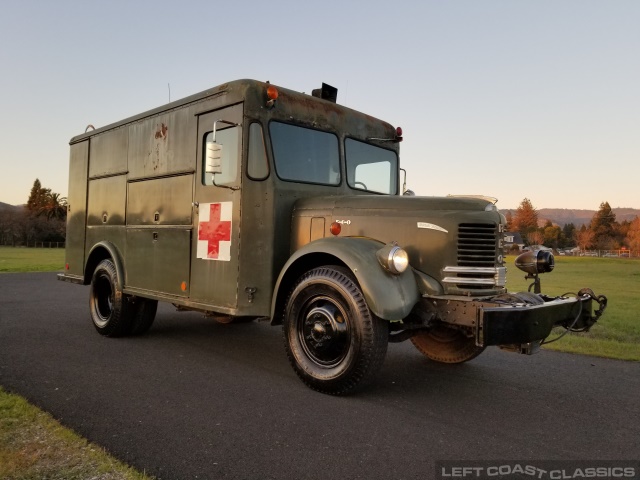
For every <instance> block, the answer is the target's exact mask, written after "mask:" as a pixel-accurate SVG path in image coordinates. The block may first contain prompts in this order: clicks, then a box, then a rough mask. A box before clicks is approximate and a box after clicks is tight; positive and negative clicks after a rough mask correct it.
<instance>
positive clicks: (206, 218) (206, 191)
mask: <svg viewBox="0 0 640 480" xmlns="http://www.w3.org/2000/svg"><path fill="white" fill-rule="evenodd" d="M214 124H215V142H216V144H217V145H218V146H221V149H222V161H221V166H222V172H221V173H215V174H212V173H207V172H206V163H207V162H206V157H207V143H208V142H211V141H212V140H213V131H214ZM196 141H197V149H196V151H197V156H198V158H197V162H196V163H197V168H196V178H195V186H194V202H193V204H194V216H193V219H194V220H193V221H194V225H193V232H194V233H193V236H192V245H191V246H192V248H191V285H190V298H191V300H192V301H193V302H194V303H201V304H206V305H208V306H211V307H213V308H212V310H217V311H221V312H224V313H230V314H233V313H234V312H233V311H234V309H235V308H236V307H237V304H238V271H239V268H238V261H239V253H240V195H241V192H242V189H241V187H242V174H241V173H242V172H241V165H242V104H241V103H240V104H236V105H233V106H229V107H225V108H222V109H219V110H216V111H213V112H208V113H205V114H202V115H200V116H199V117H198V138H197V140H196Z"/></svg>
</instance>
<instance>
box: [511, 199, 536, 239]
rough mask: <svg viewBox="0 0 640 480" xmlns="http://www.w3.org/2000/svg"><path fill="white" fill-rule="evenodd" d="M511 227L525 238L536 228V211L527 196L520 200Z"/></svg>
mask: <svg viewBox="0 0 640 480" xmlns="http://www.w3.org/2000/svg"><path fill="white" fill-rule="evenodd" d="M513 228H514V230H516V231H517V232H520V235H522V238H527V237H528V235H529V234H530V233H533V232H535V231H537V230H538V211H537V210H536V209H535V207H534V206H533V204H532V203H531V200H529V199H528V198H525V199H524V200H522V202H520V206H519V207H518V209H517V210H516V214H515V215H514V217H513Z"/></svg>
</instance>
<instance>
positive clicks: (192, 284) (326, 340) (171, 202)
mask: <svg viewBox="0 0 640 480" xmlns="http://www.w3.org/2000/svg"><path fill="white" fill-rule="evenodd" d="M336 96H337V90H336V89H334V88H333V87H330V86H329V85H325V84H323V87H322V88H321V89H318V90H314V91H313V92H312V94H311V95H309V94H305V93H299V92H296V91H292V90H288V89H285V88H281V87H276V86H274V85H272V84H269V82H259V81H254V80H238V81H233V82H229V83H225V84H223V85H220V86H218V87H215V88H213V89H211V90H207V91H204V92H202V93H199V94H196V95H193V96H190V97H187V98H184V99H182V100H178V101H175V102H172V103H169V104H167V105H164V106H162V107H159V108H156V109H154V110H150V111H147V112H144V113H141V114H139V115H136V116H133V117H130V118H127V119H125V120H122V121H120V122H117V123H114V124H111V125H108V126H105V127H102V128H98V129H92V130H89V127H88V128H87V131H85V133H84V134H81V135H78V136H76V137H74V138H72V139H71V142H70V145H71V152H70V160H69V164H70V167H69V195H68V216H67V245H66V262H65V272H64V273H63V274H61V275H59V279H60V280H64V281H68V282H72V283H78V284H83V285H90V297H89V309H90V315H91V319H92V321H93V325H94V326H95V328H96V330H97V331H98V332H99V333H100V334H102V335H105V336H110V337H113V336H123V335H140V334H143V333H145V332H146V331H147V330H148V329H149V328H150V327H151V325H152V323H153V321H154V318H155V315H156V309H157V304H158V301H165V302H169V303H171V304H173V305H175V306H176V308H177V309H178V310H192V311H199V312H203V313H204V314H205V315H207V316H210V317H212V318H213V319H215V320H218V321H220V322H223V323H233V322H244V321H251V320H255V319H268V320H269V321H270V322H271V324H273V325H282V326H283V332H284V338H285V345H286V351H287V355H288V357H289V360H290V362H291V364H292V366H293V368H294V370H295V372H296V373H297V375H298V376H299V377H300V378H301V379H302V381H303V382H304V383H305V384H306V385H308V386H309V387H311V388H313V389H315V390H318V391H321V392H325V393H330V394H344V393H348V392H351V391H353V390H355V389H357V388H360V387H362V386H363V385H365V384H367V383H368V382H370V381H371V380H372V379H373V378H374V376H375V374H376V372H377V371H378V370H379V368H380V366H381V365H382V363H383V360H384V357H385V355H386V351H387V345H388V343H389V342H400V341H404V340H411V341H412V342H413V344H414V345H415V346H416V348H417V349H418V350H419V351H420V352H421V353H422V354H424V355H425V356H426V357H428V358H429V359H431V360H434V361H436V362H445V363H460V362H465V361H467V360H470V359H472V358H474V357H475V356H477V355H479V354H480V353H481V352H482V351H483V350H484V349H485V348H486V347H488V346H491V345H497V346H500V347H502V348H506V349H509V350H513V351H516V352H521V353H532V352H533V351H535V349H536V348H537V347H538V346H539V345H540V343H541V342H542V341H544V339H546V338H547V337H548V336H549V334H550V331H551V329H552V327H554V326H557V325H561V326H564V327H566V328H567V329H570V330H581V331H583V330H586V329H588V328H589V327H590V326H591V325H592V324H593V323H594V322H595V321H596V320H597V317H598V316H599V315H600V314H601V313H602V310H603V309H604V305H605V304H606V299H605V298H604V297H603V296H600V297H596V296H595V294H593V292H591V291H590V290H586V289H585V290H583V291H580V292H578V294H575V295H571V296H563V297H548V296H545V295H542V294H540V293H538V292H539V288H536V292H534V293H530V292H520V293H513V294H512V293H508V292H507V290H506V288H505V283H506V275H505V273H506V267H505V258H504V252H503V232H504V226H505V218H504V216H503V215H502V214H501V213H500V212H499V211H498V210H497V208H496V206H495V200H493V199H488V198H484V197H445V198H437V197H418V196H415V195H411V194H410V193H411V192H410V191H406V189H405V188H404V187H401V180H402V178H401V176H402V175H401V170H402V169H401V168H400V161H399V156H398V152H399V143H400V141H401V140H402V131H401V129H400V128H394V127H393V126H391V125H390V124H388V123H386V122H383V121H381V120H378V119H376V118H373V117H371V116H369V115H366V114H363V113H360V112H357V111H354V110H352V109H350V108H347V107H344V106H341V105H338V104H337V103H336ZM90 127H91V126H90ZM518 265H519V266H520V268H522V269H523V270H524V271H526V272H527V274H528V275H529V277H531V278H533V279H534V280H535V282H534V283H535V284H536V287H539V283H538V282H539V280H538V278H537V276H538V273H540V272H544V271H549V270H551V269H552V268H553V257H552V256H551V255H550V254H545V253H544V252H530V253H528V254H525V256H524V257H521V258H519V260H518ZM596 305H598V306H599V308H598V310H595V312H594V309H595V308H596Z"/></svg>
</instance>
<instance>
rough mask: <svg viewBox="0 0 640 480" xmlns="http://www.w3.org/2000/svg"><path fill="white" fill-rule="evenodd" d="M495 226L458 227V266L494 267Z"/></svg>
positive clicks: (496, 230)
mask: <svg viewBox="0 0 640 480" xmlns="http://www.w3.org/2000/svg"><path fill="white" fill-rule="evenodd" d="M497 233H498V229H497V226H496V225H493V224H490V223H462V224H460V225H459V226H458V266H460V267H494V266H495V264H496V244H497V242H496V235H497Z"/></svg>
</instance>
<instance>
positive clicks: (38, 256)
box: [0, 247, 64, 273]
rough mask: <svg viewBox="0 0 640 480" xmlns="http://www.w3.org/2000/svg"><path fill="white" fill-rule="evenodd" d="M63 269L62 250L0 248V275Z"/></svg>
mask: <svg viewBox="0 0 640 480" xmlns="http://www.w3.org/2000/svg"><path fill="white" fill-rule="evenodd" d="M63 269H64V248H24V247H15V248H14V247H0V273H6V272H55V271H58V270H63Z"/></svg>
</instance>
